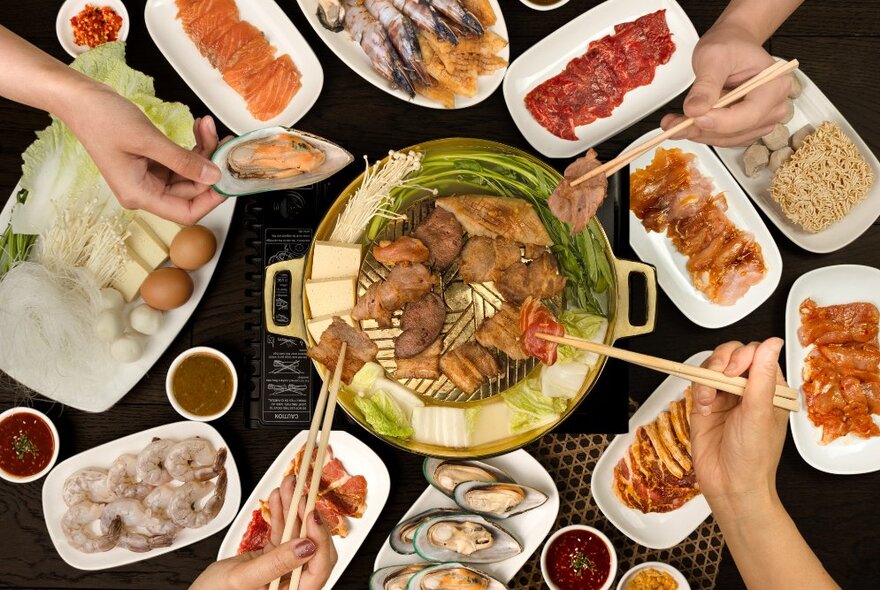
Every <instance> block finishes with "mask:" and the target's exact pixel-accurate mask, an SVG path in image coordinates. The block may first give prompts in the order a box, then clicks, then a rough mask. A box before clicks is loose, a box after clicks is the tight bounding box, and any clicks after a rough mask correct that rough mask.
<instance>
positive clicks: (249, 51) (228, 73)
mask: <svg viewBox="0 0 880 590" xmlns="http://www.w3.org/2000/svg"><path fill="white" fill-rule="evenodd" d="M274 53H275V50H274V48H273V47H272V46H271V45H269V43H268V42H267V41H266V39H264V38H262V37H259V38H256V39H252V40H250V41H248V42H247V43H246V44H245V45H244V46H243V47H242V48H240V49H239V50H238V51H236V52H235V53H234V54H233V56H232V58H231V59H230V60H229V63H228V64H227V65H226V69H225V70H224V71H223V79H224V80H226V83H227V84H229V86H230V87H231V88H232V89H233V90H235V91H236V92H238V93H239V94H240V95H241V96H243V97H246V96H247V95H248V94H249V92H250V86H252V85H255V84H258V83H259V82H260V80H259V79H258V78H257V76H256V75H255V74H257V73H258V72H260V71H261V70H263V69H265V68H266V66H268V65H270V64H271V63H272V62H273V61H274V59H275V57H274Z"/></svg>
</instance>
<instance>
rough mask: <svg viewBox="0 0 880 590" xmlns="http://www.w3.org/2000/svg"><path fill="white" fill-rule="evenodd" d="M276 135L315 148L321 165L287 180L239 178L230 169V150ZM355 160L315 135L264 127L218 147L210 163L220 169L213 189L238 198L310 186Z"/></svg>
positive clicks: (339, 148)
mask: <svg viewBox="0 0 880 590" xmlns="http://www.w3.org/2000/svg"><path fill="white" fill-rule="evenodd" d="M278 134H287V135H291V136H293V137H296V138H298V139H300V140H302V141H304V142H306V143H308V144H309V145H311V146H312V147H314V148H317V149H319V150H321V151H323V152H324V156H325V158H324V162H323V163H322V164H321V165H320V166H318V168H317V169H316V170H313V171H310V172H306V173H304V174H298V175H296V176H291V177H288V178H238V177H237V176H236V175H235V173H233V171H232V170H231V169H230V167H229V162H228V160H229V154H230V152H232V150H233V149H235V148H236V147H238V146H240V145H241V144H243V143H246V142H251V141H256V140H259V139H261V138H265V137H271V136H273V135H278ZM352 160H354V158H353V157H352V155H351V154H350V153H348V152H347V151H346V150H344V149H342V148H341V147H339V146H338V145H336V144H335V143H333V142H331V141H328V140H326V139H324V138H322V137H318V136H317V135H312V134H311V133H306V132H304V131H296V130H293V129H287V128H285V127H266V128H264V129H257V130H256V131H251V132H250V133H245V134H244V135H241V136H239V137H236V138H234V139H231V140H229V141H227V142H226V143H224V144H223V145H221V146H220V147H218V148H217V151H215V152H214V155H212V156H211V161H212V162H214V163H215V164H217V166H218V167H219V168H220V173H221V176H220V180H219V181H218V182H217V184H215V185H214V190H216V191H217V192H218V193H220V194H223V195H226V196H227V197H239V196H242V195H252V194H256V193H264V192H267V191H278V190H285V189H292V188H299V187H303V186H309V185H312V184H315V183H317V182H320V181H322V180H325V179H327V178H329V177H330V176H332V175H334V174H336V173H337V172H339V171H340V170H342V169H343V168H345V167H346V166H348V165H349V164H350V163H351V162H352Z"/></svg>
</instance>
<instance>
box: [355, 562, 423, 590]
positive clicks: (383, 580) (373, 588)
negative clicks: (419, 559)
mask: <svg viewBox="0 0 880 590" xmlns="http://www.w3.org/2000/svg"><path fill="white" fill-rule="evenodd" d="M432 566H433V564H432V563H410V564H405V565H392V566H388V567H383V568H380V569H377V570H376V571H374V572H373V575H371V576H370V590H398V589H399V590H403V589H404V588H406V587H407V586H408V582H409V580H407V582H406V583H401V584H399V585H397V586H393V587H390V588H389V587H387V586H386V584H387V583H388V582H390V581H391V580H393V579H394V578H395V577H397V576H402V575H404V574H405V573H409V575H410V578H411V577H412V576H413V575H415V574H417V573H418V572H420V571H421V570H423V569H425V568H427V567H432Z"/></svg>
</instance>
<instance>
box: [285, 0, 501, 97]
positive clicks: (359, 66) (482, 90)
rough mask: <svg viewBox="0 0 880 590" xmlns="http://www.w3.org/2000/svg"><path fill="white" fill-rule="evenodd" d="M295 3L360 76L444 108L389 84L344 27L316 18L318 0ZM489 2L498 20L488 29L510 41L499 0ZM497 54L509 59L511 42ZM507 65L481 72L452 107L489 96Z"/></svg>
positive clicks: (390, 90)
mask: <svg viewBox="0 0 880 590" xmlns="http://www.w3.org/2000/svg"><path fill="white" fill-rule="evenodd" d="M297 3H298V4H299V7H300V8H301V9H302V11H303V14H304V15H305V17H306V20H308V21H309V24H310V25H312V28H313V29H315V33H317V34H318V37H320V38H321V40H322V41H323V42H324V43H326V44H327V47H329V48H330V50H331V51H333V53H335V54H336V57H338V58H339V59H341V60H342V63H344V64H345V65H347V66H348V67H350V68H351V69H352V70H354V72H355V73H356V74H357V75H359V76H360V77H361V78H363V79H364V80H366V81H367V82H369V83H370V84H372V85H373V86H375V87H376V88H378V89H380V90H384V91H385V92H387V93H388V94H390V95H391V96H396V97H397V98H399V99H400V100H405V101H407V102H411V103H412V104H417V105H419V106H422V107H429V108H432V109H442V108H444V107H443V105H442V104H440V103H439V102H437V101H436V100H431V99H429V98H425V97H424V96H422V95H420V94H416V96H415V98H410V97H409V95H408V94H407V93H406V92H404V91H403V90H400V89H397V88H392V87H391V83H390V82H389V81H388V80H386V79H385V78H383V77H382V76H380V75H379V74H377V73H376V70H374V69H373V68H372V66H371V65H370V60H369V59H368V58H367V55H366V54H365V53H364V51H363V49H361V46H360V44H358V43H355V42H354V40H353V39H352V37H351V35H349V34H348V32H347V31H339V32H338V33H334V32H333V31H331V30H329V29H326V28H324V25H322V24H321V21H320V20H318V13H317V6H318V3H317V1H316V0H297ZM489 4H490V5H491V6H492V10H494V11H495V16H496V17H497V21H496V22H495V24H494V25H492V26H491V27H489V28H488V30H489V31H492V32H494V33H496V34H498V35H501V36H502V37H504V38H505V39H507V40H508V41H509V40H510V38H509V37H508V36H507V25H506V24H505V22H504V14H503V13H502V12H501V6H500V5H499V4H498V0H489ZM498 56H499V57H503V58H504V59H505V60H507V61H510V46H509V45H508V46H507V47H505V48H504V49H502V50H501V51H499V52H498ZM506 69H507V68H501V69H498V70H495V71H494V72H492V73H491V74H489V75H487V76H480V79H479V81H478V82H477V93H476V94H475V95H474V96H472V97H470V98H468V97H466V96H456V97H455V108H456V109H464V108H467V107H470V106H474V105H475V104H479V103H481V102H483V101H484V100H486V99H487V98H489V96H490V95H491V94H492V93H493V92H495V90H496V89H497V88H498V87H499V86H500V85H501V81H502V80H503V79H504V72H505V71H506Z"/></svg>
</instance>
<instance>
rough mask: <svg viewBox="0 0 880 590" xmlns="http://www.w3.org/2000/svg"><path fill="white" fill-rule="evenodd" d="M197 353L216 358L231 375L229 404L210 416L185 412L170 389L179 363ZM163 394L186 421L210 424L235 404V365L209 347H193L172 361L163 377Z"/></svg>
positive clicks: (236, 381) (236, 384) (236, 382)
mask: <svg viewBox="0 0 880 590" xmlns="http://www.w3.org/2000/svg"><path fill="white" fill-rule="evenodd" d="M198 353H207V354H212V355H214V356H216V357H217V358H219V359H220V360H221V361H223V364H225V365H226V368H228V369H229V372H230V373H232V396H231V397H230V398H229V403H228V404H226V406H225V407H224V408H223V409H222V410H220V411H219V412H217V413H216V414H212V415H210V416H197V415H195V414H192V413H190V412H188V411H186V410H185V409H184V408H183V407H181V405H180V404H179V403H177V398H175V397H174V390H173V388H172V380H173V378H174V372H175V371H176V370H177V367H179V366H180V363H182V362H183V360H184V359H186V358H188V357H190V356H192V355H194V354H198ZM165 393H166V394H167V395H168V401H169V402H171V406H172V407H173V408H174V409H175V410H176V411H177V413H178V414H180V415H181V416H183V417H184V418H186V419H187V420H195V421H196V422H210V421H212V420H216V419H217V418H219V417H221V416H223V415H224V414H225V413H226V412H228V411H229V409H230V408H231V407H232V405H233V404H234V403H235V398H236V396H237V395H238V373H236V372H235V365H233V364H232V361H231V360H229V357H228V356H226V355H225V354H223V353H222V352H220V351H219V350H217V349H216V348H211V347H210V346H195V347H193V348H190V349H188V350H184V351H183V352H181V353H180V354H179V355H177V358H176V359H174V361H172V363H171V366H170V367H169V368H168V374H167V375H165Z"/></svg>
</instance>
